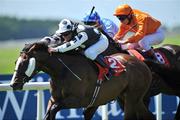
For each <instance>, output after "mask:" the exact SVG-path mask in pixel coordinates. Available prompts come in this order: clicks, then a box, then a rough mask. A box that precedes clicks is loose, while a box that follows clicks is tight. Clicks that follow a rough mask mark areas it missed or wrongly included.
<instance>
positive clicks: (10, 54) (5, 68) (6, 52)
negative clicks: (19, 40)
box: [0, 48, 20, 75]
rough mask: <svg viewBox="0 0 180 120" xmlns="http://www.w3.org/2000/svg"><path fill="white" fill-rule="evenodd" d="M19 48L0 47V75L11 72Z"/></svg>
mask: <svg viewBox="0 0 180 120" xmlns="http://www.w3.org/2000/svg"><path fill="white" fill-rule="evenodd" d="M19 51H20V48H0V75H2V74H12V73H13V71H14V67H15V60H16V59H17V58H18V56H19Z"/></svg>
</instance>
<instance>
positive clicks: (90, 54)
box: [84, 35, 109, 60]
mask: <svg viewBox="0 0 180 120" xmlns="http://www.w3.org/2000/svg"><path fill="white" fill-rule="evenodd" d="M108 45H109V41H108V39H107V38H106V36H104V35H101V37H100V38H99V41H98V42H96V43H95V44H94V45H92V46H90V47H89V48H87V49H86V50H85V52H84V54H85V56H86V57H87V58H89V59H91V60H95V59H96V57H97V56H98V55H99V54H100V53H102V52H104V51H105V50H106V49H107V48H108Z"/></svg>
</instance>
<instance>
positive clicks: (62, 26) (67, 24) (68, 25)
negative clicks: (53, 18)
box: [56, 19, 73, 34]
mask: <svg viewBox="0 0 180 120" xmlns="http://www.w3.org/2000/svg"><path fill="white" fill-rule="evenodd" d="M72 30H73V23H72V22H71V21H70V20H68V19H63V20H61V22H60V23H59V29H58V30H57V31H56V33H59V34H61V33H64V32H68V31H72Z"/></svg>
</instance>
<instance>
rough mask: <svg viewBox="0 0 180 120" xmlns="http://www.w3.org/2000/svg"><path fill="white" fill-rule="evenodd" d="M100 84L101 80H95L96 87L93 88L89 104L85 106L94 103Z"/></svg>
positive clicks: (90, 105)
mask: <svg viewBox="0 0 180 120" xmlns="http://www.w3.org/2000/svg"><path fill="white" fill-rule="evenodd" d="M101 84H102V80H97V82H96V88H95V90H94V93H93V97H92V99H91V102H90V103H89V105H88V106H87V108H89V107H92V105H93V104H94V102H95V100H96V98H97V96H98V93H99V90H100V87H101Z"/></svg>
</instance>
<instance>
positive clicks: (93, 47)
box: [49, 19, 109, 68]
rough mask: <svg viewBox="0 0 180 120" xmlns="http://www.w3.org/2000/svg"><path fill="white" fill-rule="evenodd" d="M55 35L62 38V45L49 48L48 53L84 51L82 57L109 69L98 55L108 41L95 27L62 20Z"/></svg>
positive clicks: (104, 48)
mask: <svg viewBox="0 0 180 120" xmlns="http://www.w3.org/2000/svg"><path fill="white" fill-rule="evenodd" d="M56 35H58V36H59V37H62V39H63V40H64V43H63V44H62V45H60V46H57V47H54V48H53V47H50V48H49V52H50V53H51V52H61V53H63V52H66V51H70V50H73V49H76V48H81V49H83V50H84V55H85V56H86V57H87V58H89V59H91V60H95V61H96V62H98V63H99V64H100V65H101V66H103V67H106V68H109V67H108V65H106V63H105V62H104V57H103V56H102V55H100V54H101V53H102V52H103V51H105V50H106V49H107V48H108V45H109V41H108V39H107V37H106V36H105V35H103V34H102V33H101V32H99V31H98V30H97V29H96V28H95V27H90V26H85V25H80V24H78V23H74V22H72V21H71V20H68V19H63V20H62V21H61V22H60V23H59V29H58V30H57V31H56Z"/></svg>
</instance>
